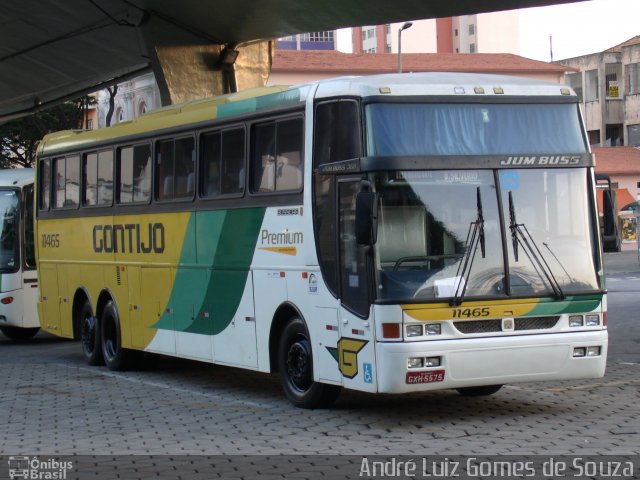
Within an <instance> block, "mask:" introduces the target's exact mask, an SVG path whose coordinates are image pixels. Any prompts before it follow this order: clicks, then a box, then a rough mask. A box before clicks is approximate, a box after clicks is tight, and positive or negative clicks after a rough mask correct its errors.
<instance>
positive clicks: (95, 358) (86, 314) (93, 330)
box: [80, 300, 104, 365]
mask: <svg viewBox="0 0 640 480" xmlns="http://www.w3.org/2000/svg"><path fill="white" fill-rule="evenodd" d="M80 344H81V345H82V355H83V356H84V358H85V360H86V361H87V363H88V364H89V365H104V359H103V357H102V348H101V345H100V324H99V323H98V319H97V318H96V317H95V316H94V315H93V309H92V308H91V304H90V303H89V301H88V300H87V301H85V302H84V305H83V306H82V310H81V311H80Z"/></svg>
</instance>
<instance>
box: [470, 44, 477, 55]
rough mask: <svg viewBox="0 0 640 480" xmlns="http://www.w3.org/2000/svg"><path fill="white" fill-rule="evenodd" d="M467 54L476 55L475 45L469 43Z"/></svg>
mask: <svg viewBox="0 0 640 480" xmlns="http://www.w3.org/2000/svg"><path fill="white" fill-rule="evenodd" d="M469 53H476V44H475V43H470V44H469Z"/></svg>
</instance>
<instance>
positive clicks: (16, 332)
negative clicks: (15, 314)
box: [0, 327, 40, 340]
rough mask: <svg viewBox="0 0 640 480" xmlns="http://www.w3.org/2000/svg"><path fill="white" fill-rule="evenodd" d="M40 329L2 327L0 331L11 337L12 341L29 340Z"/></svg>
mask: <svg viewBox="0 0 640 480" xmlns="http://www.w3.org/2000/svg"><path fill="white" fill-rule="evenodd" d="M39 330H40V328H39V327H34V328H20V327H0V331H2V333H4V334H5V336H7V337H9V338H10V339H11V340H29V339H30V338H32V337H33V336H34V335H35V334H36V333H38V331H39Z"/></svg>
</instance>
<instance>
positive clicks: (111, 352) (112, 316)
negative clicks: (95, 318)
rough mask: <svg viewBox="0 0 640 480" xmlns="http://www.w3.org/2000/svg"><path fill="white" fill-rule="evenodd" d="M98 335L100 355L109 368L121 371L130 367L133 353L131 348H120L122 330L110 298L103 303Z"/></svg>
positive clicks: (116, 310)
mask: <svg viewBox="0 0 640 480" xmlns="http://www.w3.org/2000/svg"><path fill="white" fill-rule="evenodd" d="M100 336H101V342H100V344H101V345H102V357H103V359H104V363H105V365H106V366H107V368H109V370H114V371H123V370H127V369H128V368H130V367H131V365H132V363H133V354H134V352H132V351H131V350H127V349H124V348H122V331H121V329H120V319H119V317H118V309H117V308H116V305H115V303H113V301H112V300H109V302H108V303H107V304H106V305H105V307H104V310H103V311H102V316H101V317H100Z"/></svg>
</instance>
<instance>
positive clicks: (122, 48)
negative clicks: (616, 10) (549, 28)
mask: <svg viewBox="0 0 640 480" xmlns="http://www.w3.org/2000/svg"><path fill="white" fill-rule="evenodd" d="M558 3H569V0H456V1H444V0H397V1H393V2H392V1H389V0H349V1H344V0H322V1H321V2H310V1H292V0H235V1H228V0H227V1H220V0H181V1H180V2H175V1H174V0H64V1H60V0H19V1H14V0H2V2H1V5H2V8H0V121H2V120H7V119H9V118H12V117H14V116H18V115H22V114H25V113H29V112H32V111H34V110H36V109H38V108H43V107H45V106H47V105H50V104H53V103H56V102H60V101H62V100H65V99H69V98H74V97H77V96H79V95H81V94H82V93H86V92H90V91H95V90H97V89H99V88H101V87H102V86H106V85H109V84H113V83H117V82H118V81H122V80H124V79H126V78H128V77H132V76H135V75H138V74H141V73H143V72H146V71H150V70H151V67H152V65H151V58H152V55H151V52H152V51H153V48H154V45H156V44H157V42H161V43H162V44H164V45H167V44H172V45H187V44H211V43H214V44H219V45H232V46H236V45H238V44H239V45H242V44H246V43H247V42H252V41H256V40H264V39H273V38H279V37H282V36H286V35H291V34H295V33H303V32H312V31H322V30H333V29H335V28H341V27H348V26H354V25H377V24H383V23H392V22H401V21H406V20H412V19H419V18H437V17H449V16H456V15H465V14H474V13H482V12H489V11H498V10H509V9H514V8H524V7H533V6H543V5H551V4H558Z"/></svg>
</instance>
